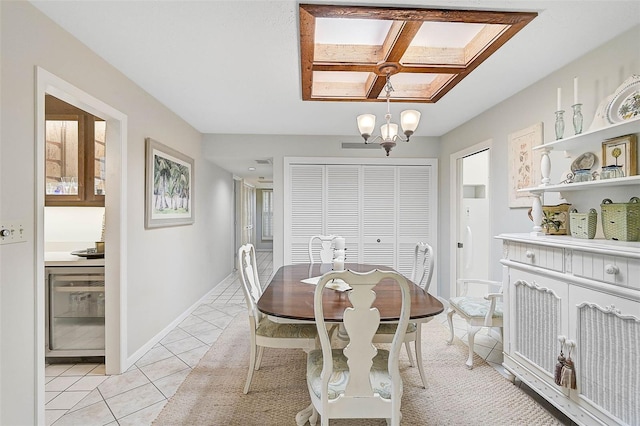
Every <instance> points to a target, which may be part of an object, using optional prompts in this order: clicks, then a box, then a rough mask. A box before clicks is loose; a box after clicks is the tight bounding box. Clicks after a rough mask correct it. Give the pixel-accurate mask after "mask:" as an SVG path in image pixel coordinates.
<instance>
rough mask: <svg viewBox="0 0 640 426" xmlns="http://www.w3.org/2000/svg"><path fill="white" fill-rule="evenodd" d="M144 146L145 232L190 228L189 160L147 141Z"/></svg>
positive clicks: (192, 214) (191, 182)
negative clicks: (168, 227)
mask: <svg viewBox="0 0 640 426" xmlns="http://www.w3.org/2000/svg"><path fill="white" fill-rule="evenodd" d="M145 144H146V185H145V217H144V219H145V220H144V226H145V228H147V229H149V228H160V227H165V226H178V225H190V224H193V223H194V221H195V211H194V205H195V204H194V197H195V191H194V161H193V159H192V158H190V157H187V156H186V155H184V154H182V153H180V152H178V151H176V150H175V149H172V148H170V147H168V146H166V145H163V144H161V143H160V142H158V141H155V140H153V139H151V138H146V139H145Z"/></svg>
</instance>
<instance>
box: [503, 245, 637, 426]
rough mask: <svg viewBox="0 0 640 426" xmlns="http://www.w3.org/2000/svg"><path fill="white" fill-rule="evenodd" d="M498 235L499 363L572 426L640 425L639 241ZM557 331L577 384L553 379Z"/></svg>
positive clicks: (557, 352) (558, 345)
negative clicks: (501, 318)
mask: <svg viewBox="0 0 640 426" xmlns="http://www.w3.org/2000/svg"><path fill="white" fill-rule="evenodd" d="M499 238H500V239H502V241H503V247H504V253H503V259H502V260H501V263H502V264H503V266H504V284H505V285H504V292H505V319H506V322H505V325H504V342H503V346H504V363H503V365H504V367H505V368H506V369H507V370H508V371H509V372H510V373H512V374H513V375H514V376H516V377H518V378H519V379H520V380H522V381H523V382H524V383H526V384H527V385H528V386H529V387H531V388H532V389H533V390H535V391H536V392H537V393H539V394H540V395H541V396H543V397H544V398H546V399H547V400H548V401H549V402H551V403H552V404H553V405H554V406H556V407H557V408H558V409H560V411H562V412H563V413H565V414H566V415H567V416H569V417H570V418H571V419H572V420H573V421H575V422H577V423H578V424H584V425H601V424H606V425H620V424H626V425H639V424H640V247H639V245H638V243H632V242H618V241H606V240H600V241H598V242H594V241H593V240H579V239H575V238H571V237H565V236H533V235H531V234H503V235H501V236H500V237H499ZM559 336H565V337H566V339H567V341H569V343H570V344H571V345H572V348H571V358H572V360H573V361H574V365H575V371H576V383H577V389H568V388H564V387H561V386H558V385H556V384H555V381H554V369H555V365H556V362H557V357H558V354H559V350H560V342H559V340H558V337H559ZM567 355H568V352H567V350H566V349H565V356H567Z"/></svg>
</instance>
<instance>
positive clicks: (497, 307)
mask: <svg viewBox="0 0 640 426" xmlns="http://www.w3.org/2000/svg"><path fill="white" fill-rule="evenodd" d="M470 284H471V285H472V286H480V285H483V286H485V288H488V291H489V292H488V293H487V294H486V295H485V296H484V297H472V296H467V293H468V290H469V285H470ZM457 285H458V290H459V294H460V296H456V297H452V298H451V299H449V309H448V310H447V320H448V321H449V329H450V330H451V337H450V338H449V340H448V342H447V343H448V344H451V343H452V342H453V338H454V336H455V333H454V329H453V314H458V315H459V316H460V317H462V318H464V320H465V321H466V322H467V337H468V341H469V358H468V359H467V362H466V364H467V368H469V369H472V368H473V352H474V351H473V347H474V340H475V335H476V333H477V332H478V331H479V330H480V329H481V328H482V327H499V328H500V333H502V323H503V320H502V316H503V309H502V305H503V304H502V283H501V282H498V281H488V280H477V279H468V278H463V279H459V280H458V282H457Z"/></svg>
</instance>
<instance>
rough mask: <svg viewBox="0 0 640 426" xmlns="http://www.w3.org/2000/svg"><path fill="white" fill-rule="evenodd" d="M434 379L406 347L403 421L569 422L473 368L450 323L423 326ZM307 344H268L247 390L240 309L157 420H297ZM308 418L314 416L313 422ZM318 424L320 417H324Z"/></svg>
mask: <svg viewBox="0 0 640 426" xmlns="http://www.w3.org/2000/svg"><path fill="white" fill-rule="evenodd" d="M422 330H423V335H422V342H423V348H422V354H423V358H424V366H425V372H426V376H427V378H428V387H427V389H423V388H422V386H421V381H420V374H419V372H418V369H417V367H410V366H409V361H408V358H407V355H406V352H405V350H404V348H403V349H402V352H401V353H402V358H401V360H400V362H401V372H402V375H403V381H404V394H403V397H402V425H411V426H414V425H420V426H423V425H424V426H426V425H494V426H495V425H505V426H506V425H561V424H562V423H560V422H559V421H558V420H557V419H556V418H555V417H553V416H552V415H551V414H550V413H549V412H548V411H546V410H545V409H544V408H543V407H541V406H540V405H538V404H537V403H536V402H535V401H534V400H533V399H532V398H531V397H530V396H528V395H527V394H526V393H525V392H524V391H522V390H521V389H519V388H518V387H516V386H514V385H513V384H512V383H511V382H510V381H508V380H507V379H505V378H504V377H503V376H502V375H500V373H498V372H497V371H496V370H495V369H494V368H493V367H491V366H490V365H489V364H487V363H486V362H485V361H484V360H482V359H481V358H480V357H478V356H477V355H476V356H475V359H474V368H473V370H467V368H466V367H465V360H466V358H467V355H468V348H467V346H466V345H465V344H464V343H463V342H460V341H459V340H458V339H456V340H455V341H454V344H453V345H447V344H446V339H447V338H448V333H449V332H448V330H447V329H446V328H444V327H443V325H442V324H440V323H438V322H436V321H431V322H430V323H428V324H426V325H424V326H423V327H422ZM305 357H306V355H305V353H304V352H303V351H301V350H284V349H268V348H267V349H265V351H264V357H263V360H262V366H261V367H260V370H259V371H256V372H255V374H254V375H253V382H252V383H251V389H250V391H249V393H248V394H247V395H244V394H243V393H242V389H243V386H244V382H245V379H246V374H247V368H248V364H249V323H248V319H247V317H246V314H244V313H241V314H239V315H238V316H237V317H236V318H235V319H234V320H233V322H232V323H231V324H229V326H228V327H227V328H226V330H225V331H224V332H223V333H222V335H221V336H220V337H219V338H218V341H217V342H216V343H215V344H214V346H213V347H212V348H211V349H210V350H209V352H208V353H207V354H205V356H204V357H203V358H202V360H201V361H200V363H199V364H198V365H197V366H196V367H195V368H194V369H193V370H192V371H191V373H190V374H189V376H187V378H186V379H185V380H184V382H183V383H182V385H181V386H180V388H179V389H178V391H177V392H176V394H175V395H174V396H173V397H172V398H171V399H170V400H169V402H168V403H167V405H166V406H165V408H164V409H163V410H162V412H161V413H160V414H159V415H158V417H157V418H156V420H155V421H154V423H153V424H154V425H156V426H164V425H171V426H173V425H225V426H227V425H243V426H247V425H274V426H276V425H277V426H281V425H295V424H296V423H295V415H296V413H297V412H298V411H300V410H302V409H303V408H305V407H307V406H308V405H309V403H310V400H309V394H308V391H307V385H306V381H305V380H306V379H305V360H306V358H305ZM307 424H308V423H307ZM318 424H320V423H319V422H318ZM331 425H335V426H356V425H362V426H364V425H381V426H382V425H386V422H385V421H384V420H376V419H374V420H352V419H338V420H333V419H332V420H331Z"/></svg>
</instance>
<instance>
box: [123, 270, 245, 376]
mask: <svg viewBox="0 0 640 426" xmlns="http://www.w3.org/2000/svg"><path fill="white" fill-rule="evenodd" d="M232 274H233V273H231V274H229V275H228V276H227V277H226V278H224V279H223V280H222V281H220V283H221V282H224V281H225V280H226V279H228V278H229V277H231V275H232ZM220 283H218V284H216V285H215V286H213V288H212V289H211V290H209V291H208V292H207V293H206V294H205V295H204V296H202V297H201V298H200V299H198V301H197V302H195V303H194V304H193V305H191V306H190V307H189V308H187V310H185V311H184V312H183V313H182V314H180V315H179V316H178V317H177V318H176V319H175V320H173V321H172V322H171V323H170V324H169V325H167V326H166V327H165V328H164V329H162V331H160V332H159V333H158V334H156V335H155V336H154V337H152V338H151V339H150V340H149V341H148V342H147V343H145V344H144V345H142V347H141V348H140V349H138V350H137V351H135V352H134V353H133V354H132V355H131V356H130V357H128V358H127V360H126V362H125V364H126V365H125V367H124V368H123V371H127V370H128V369H129V368H131V366H132V365H133V364H135V363H136V362H137V361H138V360H139V359H140V358H142V357H143V356H144V354H146V353H147V352H149V350H151V348H153V347H154V346H155V345H156V344H158V342H160V340H162V339H164V337H165V336H166V335H167V334H169V333H170V332H171V331H172V330H173V329H174V328H176V327H177V326H178V324H180V323H181V322H182V321H184V320H185V319H186V318H187V317H188V316H189V315H191V312H193V311H194V310H195V309H196V308H197V307H198V306H200V305H201V304H202V302H203V301H204V300H205V299H206V298H207V297H209V296H210V295H211V293H212V292H213V290H215V289H216V287H217V286H218V285H219V284H220Z"/></svg>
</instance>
